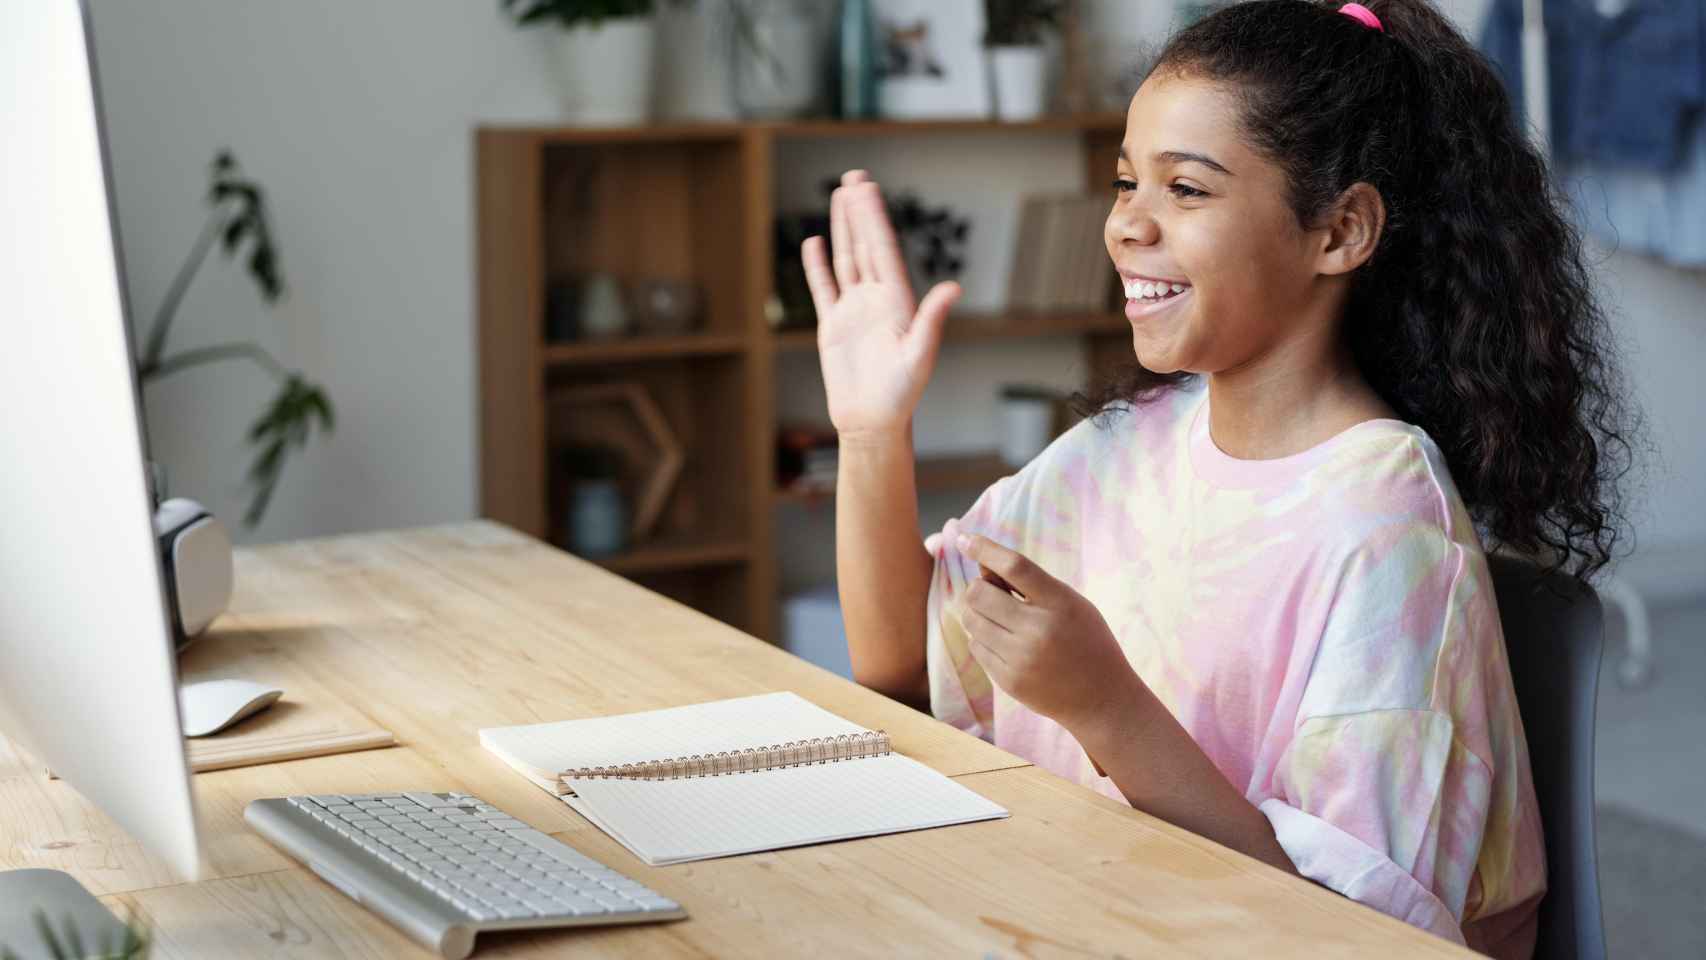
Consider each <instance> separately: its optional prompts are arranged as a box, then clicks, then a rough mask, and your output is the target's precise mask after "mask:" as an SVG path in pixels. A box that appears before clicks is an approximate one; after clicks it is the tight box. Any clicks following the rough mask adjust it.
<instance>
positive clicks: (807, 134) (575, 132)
mask: <svg viewBox="0 0 1706 960" xmlns="http://www.w3.org/2000/svg"><path fill="white" fill-rule="evenodd" d="M1124 129H1125V114H1124V113H1120V112H1117V111H1107V112H1097V113H1080V114H1063V115H1059V116H1048V117H1039V118H1037V119H1035V120H1025V121H1018V122H1014V121H1005V120H989V119H976V118H970V119H964V120H837V119H835V118H833V117H819V118H805V119H799V120H752V121H717V122H684V123H656V124H646V125H643V126H626V127H565V126H538V125H532V124H485V125H482V126H481V127H480V128H479V130H480V132H481V133H484V134H488V135H492V136H500V137H505V136H507V137H520V138H526V139H532V140H538V141H540V142H543V143H547V144H577V143H669V142H679V141H684V140H699V141H715V140H736V139H739V138H740V137H741V136H742V135H743V134H745V133H746V132H748V131H751V132H754V133H762V134H767V135H769V136H772V137H776V138H792V139H807V138H824V137H882V136H907V135H912V134H939V133H1098V134H1118V133H1120V132H1121V131H1123V130H1124Z"/></svg>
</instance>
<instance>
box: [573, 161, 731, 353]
mask: <svg viewBox="0 0 1706 960" xmlns="http://www.w3.org/2000/svg"><path fill="white" fill-rule="evenodd" d="M540 150H541V173H540V176H541V192H542V198H541V199H542V202H543V206H544V221H543V223H542V225H541V228H542V230H543V233H544V236H543V240H544V253H545V259H544V263H543V271H544V282H545V283H546V284H547V285H551V284H554V283H555V282H556V281H559V280H578V279H583V278H585V277H587V276H589V275H592V274H607V275H609V276H612V277H614V278H615V279H616V280H617V282H618V283H620V284H622V285H623V287H624V288H631V285H632V284H633V283H635V282H636V281H639V280H642V279H647V278H656V279H668V280H682V281H687V282H689V283H691V284H693V285H694V286H695V287H696V288H697V289H698V291H699V297H700V323H699V327H698V329H697V331H696V332H695V334H694V335H692V336H683V337H668V338H660V339H666V340H670V341H674V342H675V345H676V346H684V347H686V348H688V350H689V352H692V351H695V350H697V349H698V348H699V347H703V346H706V345H710V346H713V347H715V348H716V349H717V350H719V351H721V350H725V349H726V348H727V347H728V346H729V344H730V340H729V339H727V338H738V337H739V336H740V335H741V334H742V332H743V331H744V329H745V325H746V322H747V319H748V317H749V316H750V314H749V313H748V312H747V308H746V307H745V306H744V305H743V304H744V301H745V297H744V291H743V290H742V289H741V281H742V276H743V274H742V266H743V263H744V260H743V251H742V248H741V244H739V243H731V242H730V238H731V237H740V236H743V235H744V233H745V229H746V224H747V223H748V220H749V218H750V217H752V216H754V215H755V214H754V211H752V210H751V209H749V208H748V206H747V204H746V203H745V202H744V195H745V190H744V186H743V185H744V175H745V169H744V163H745V160H746V153H745V150H744V140H743V139H742V138H740V137H738V136H735V135H734V134H732V133H731V134H729V135H728V136H724V137H706V138H676V139H672V140H667V141H654V140H649V139H641V138H634V139H623V138H621V137H619V136H618V137H610V136H608V135H607V136H606V138H604V139H591V138H586V139H577V138H569V137H565V138H562V139H557V138H549V139H547V141H546V142H545V144H544V145H543V146H542V147H541V148H540ZM544 320H545V318H544V317H543V316H541V317H540V323H541V328H540V329H541V330H543V327H544ZM541 336H543V333H541ZM694 337H702V338H708V339H704V340H696V339H694ZM689 341H690V342H689ZM638 342H639V341H633V342H632V343H635V344H637V343H638ZM618 343H621V341H602V342H598V343H596V344H595V343H590V342H582V343H574V342H568V343H562V344H560V345H558V344H553V345H549V346H548V347H547V354H548V355H549V354H551V353H554V352H557V351H559V350H562V351H564V354H565V355H566V356H569V357H573V358H575V359H577V360H578V359H580V358H581V357H583V356H585V357H599V356H600V352H601V351H605V350H611V349H618V346H617V345H618ZM652 348H657V344H653V345H652ZM627 349H632V350H642V349H648V348H641V347H638V346H630V347H628V348H627ZM663 349H669V347H668V346H667V345H666V346H665V347H664V348H663ZM635 355H637V356H651V355H653V354H650V353H640V354H635ZM601 359H611V357H609V356H608V355H605V356H604V357H602V358H601ZM587 362H593V361H592V360H591V359H589V360H588V361H587Z"/></svg>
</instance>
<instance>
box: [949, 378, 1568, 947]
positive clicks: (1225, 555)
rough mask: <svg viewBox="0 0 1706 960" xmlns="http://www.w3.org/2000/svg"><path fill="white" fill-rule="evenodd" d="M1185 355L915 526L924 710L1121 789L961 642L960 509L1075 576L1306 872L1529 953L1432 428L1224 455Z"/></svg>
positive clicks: (1485, 693) (1498, 756)
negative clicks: (923, 572)
mask: <svg viewBox="0 0 1706 960" xmlns="http://www.w3.org/2000/svg"><path fill="white" fill-rule="evenodd" d="M1208 423H1209V416H1208V391H1207V387H1206V383H1205V382H1204V381H1202V380H1201V379H1200V378H1199V380H1198V381H1196V382H1194V383H1192V384H1191V385H1188V386H1185V387H1181V388H1178V389H1175V390H1173V391H1171V392H1170V393H1167V394H1163V395H1162V396H1161V397H1159V398H1158V399H1155V400H1153V401H1151V402H1149V403H1147V404H1143V405H1139V406H1135V407H1124V408H1122V409H1120V410H1118V411H1116V412H1115V413H1114V414H1112V416H1111V420H1110V421H1109V422H1108V423H1107V424H1106V425H1105V426H1098V425H1096V424H1095V423H1093V422H1091V421H1086V422H1083V423H1080V424H1078V425H1077V426H1076V427H1074V428H1073V429H1072V430H1070V431H1068V432H1067V433H1066V434H1065V435H1064V436H1062V437H1061V438H1060V439H1058V440H1056V441H1055V443H1054V444H1053V445H1051V446H1050V447H1049V448H1048V449H1047V450H1046V451H1044V452H1043V453H1042V454H1041V455H1039V456H1038V457H1037V458H1036V459H1035V460H1034V461H1032V462H1031V463H1029V464H1027V465H1026V466H1025V467H1024V468H1023V469H1021V470H1019V471H1018V472H1017V473H1016V474H1015V475H1013V476H1010V477H1006V478H1003V479H1001V480H999V481H997V482H996V483H995V484H994V485H993V486H991V487H990V488H989V489H988V490H986V491H984V493H983V495H982V496H980V497H979V498H978V500H977V502H976V503H975V504H973V506H972V508H971V509H970V511H969V512H967V513H966V515H965V516H964V517H962V518H959V519H957V520H950V521H949V522H948V524H947V525H946V527H945V528H944V530H943V532H942V535H941V536H933V537H931V538H930V539H929V541H928V543H927V546H928V547H929V548H931V550H932V553H933V554H934V556H935V571H934V574H933V578H932V582H931V586H930V593H929V624H928V630H927V636H928V640H927V644H928V647H927V654H928V663H929V675H930V697H931V708H932V710H933V712H934V713H935V714H936V716H937V717H939V718H941V719H943V720H945V721H947V722H949V723H952V724H954V725H955V726H958V727H960V728H962V729H965V730H968V731H970V732H972V733H973V734H976V735H978V736H980V737H983V738H984V739H986V740H989V741H991V742H993V743H994V744H996V745H997V746H1000V747H1002V748H1004V749H1006V750H1009V751H1011V752H1013V753H1016V754H1018V755H1020V756H1022V757H1025V758H1026V759H1028V760H1030V761H1031V762H1033V763H1036V764H1037V765H1039V766H1041V767H1044V768H1046V769H1048V770H1051V771H1053V772H1054V773H1056V774H1059V775H1060V776H1062V777H1066V778H1068V779H1071V780H1075V781H1077V782H1078V783H1080V784H1083V785H1084V786H1087V787H1089V788H1091V789H1093V790H1097V791H1100V792H1101V793H1103V794H1106V795H1107V796H1110V797H1113V798H1115V799H1120V800H1122V801H1123V799H1124V798H1123V797H1122V795H1121V794H1120V791H1119V789H1118V787H1116V786H1115V785H1114V783H1113V781H1111V780H1109V779H1106V778H1103V777H1100V776H1098V775H1097V774H1096V772H1095V768H1094V767H1093V766H1092V765H1091V763H1090V760H1089V758H1088V757H1087V756H1086V755H1085V753H1084V751H1083V749H1082V748H1081V747H1080V746H1079V745H1078V743H1077V741H1076V740H1074V739H1073V737H1072V735H1071V734H1069V733H1067V732H1066V730H1065V729H1064V728H1062V727H1061V726H1059V725H1058V724H1056V723H1054V722H1053V721H1051V720H1049V719H1047V718H1045V717H1043V716H1041V715H1039V714H1036V713H1034V712H1032V711H1031V710H1029V709H1027V708H1026V707H1025V706H1024V705H1023V704H1021V703H1019V702H1017V701H1015V700H1014V699H1013V698H1012V697H1010V696H1008V695H1007V694H1006V693H1005V692H1003V691H1002V690H1001V689H999V688H998V687H995V686H994V685H993V684H992V683H991V682H990V679H989V677H988V676H987V675H986V674H985V673H984V671H983V669H982V668H981V667H979V666H978V664H977V662H976V661H975V660H974V659H972V657H971V655H970V653H969V652H968V650H967V647H966V632H965V629H964V628H963V626H962V625H961V620H960V606H959V604H960V599H961V597H962V596H963V594H964V591H965V589H966V587H967V586H968V585H969V584H970V583H971V582H972V580H973V579H974V578H976V576H977V567H976V564H975V563H973V562H971V561H969V560H968V559H966V558H965V557H964V556H963V555H961V554H960V553H959V552H958V551H957V550H956V549H955V548H954V546H953V544H954V535H955V534H956V533H959V532H975V533H981V534H984V535H986V536H988V537H991V538H993V539H995V540H997V541H999V542H1001V543H1004V544H1006V545H1008V546H1010V547H1012V548H1014V549H1016V550H1018V551H1020V552H1021V553H1024V554H1025V555H1026V556H1028V557H1030V558H1031V559H1032V560H1034V561H1036V562H1037V563H1039V564H1041V565H1042V566H1043V568H1044V569H1046V570H1047V571H1048V572H1049V573H1050V574H1052V575H1054V576H1055V577H1057V578H1059V579H1061V580H1063V581H1065V582H1066V583H1068V584H1069V585H1071V586H1072V587H1073V588H1074V589H1076V590H1077V591H1078V592H1080V593H1082V594H1083V595H1084V596H1086V597H1088V598H1089V599H1090V600H1091V602H1093V603H1094V604H1095V605H1096V607H1097V609H1099V610H1100V611H1101V613H1102V615H1103V617H1104V618H1105V619H1106V620H1107V622H1108V624H1109V626H1110V627H1111V628H1112V630H1113V632H1114V635H1115V636H1116V637H1117V638H1118V640H1119V642H1120V645H1121V646H1122V647H1123V648H1124V650H1125V654H1126V657H1127V659H1128V660H1130V662H1131V665H1132V667H1133V668H1134V669H1135V670H1136V671H1137V673H1138V675H1139V676H1140V677H1142V678H1143V680H1144V682H1145V683H1146V684H1147V685H1148V686H1149V687H1150V689H1152V690H1153V691H1154V692H1155V694H1156V696H1158V697H1159V698H1160V699H1161V701H1162V702H1163V703H1164V704H1166V705H1167V707H1168V709H1169V710H1171V711H1172V713H1173V715H1174V716H1175V717H1177V718H1178V720H1179V722H1180V723H1181V724H1182V725H1183V726H1184V727H1185V729H1186V730H1188V731H1189V732H1190V734H1191V736H1192V737H1193V738H1194V739H1195V740H1196V742H1197V744H1198V745H1199V746H1201V748H1202V749H1203V751H1204V752H1205V753H1206V754H1207V755H1208V756H1209V757H1210V759H1212V760H1213V762H1214V764H1215V766H1217V767H1218V768H1219V769H1220V771H1221V772H1222V773H1223V774H1225V775H1226V777H1227V778H1228V779H1229V780H1230V781H1231V782H1232V783H1233V784H1234V785H1235V786H1237V787H1238V788H1239V789H1241V790H1242V791H1243V792H1244V796H1245V798H1246V799H1248V800H1249V801H1250V803H1251V804H1252V805H1254V806H1255V807H1257V808H1258V809H1259V810H1261V812H1262V813H1263V814H1265V815H1266V816H1267V818H1268V820H1269V821H1270V822H1271V823H1272V825H1273V829H1274V835H1275V836H1276V837H1277V838H1278V840H1279V843H1280V845H1281V846H1282V847H1283V848H1284V849H1285V851H1286V853H1287V854H1288V855H1290V857H1291V859H1292V862H1293V863H1295V864H1296V865H1297V868H1298V870H1299V871H1300V872H1301V873H1302V874H1303V875H1304V876H1306V877H1309V878H1310V879H1313V880H1315V881H1317V882H1319V883H1321V884H1323V885H1325V886H1327V887H1329V888H1331V889H1333V890H1336V891H1338V892H1339V893H1341V894H1343V895H1345V896H1346V897H1349V898H1351V899H1353V900H1357V901H1360V902H1362V903H1365V904H1367V905H1369V906H1371V907H1374V908H1375V909H1378V910H1381V911H1384V912H1385V913H1388V914H1390V915H1392V916H1394V917H1397V918H1399V919H1401V920H1404V921H1405V922H1408V923H1410V924H1413V925H1415V926H1417V927H1421V928H1422V929H1424V930H1429V931H1432V932H1433V933H1435V934H1438V935H1439V936H1441V937H1444V938H1446V939H1448V940H1453V941H1456V942H1458V943H1466V944H1467V945H1468V946H1470V947H1472V948H1474V949H1477V950H1481V951H1482V952H1484V953H1489V954H1491V955H1493V956H1497V957H1511V958H1524V960H1526V958H1528V957H1529V956H1530V955H1531V954H1532V952H1533V943H1534V932H1535V928H1534V920H1535V908H1536V906H1537V905H1538V903H1539V900H1540V897H1541V895H1542V894H1543V893H1544V891H1545V889H1546V863H1545V852H1544V847H1543V844H1542V839H1541V822H1540V817H1539V812H1538V810H1537V807H1536V804H1535V799H1534V786H1533V783H1532V780H1531V776H1530V772H1529V763H1528V747H1527V742H1526V741H1525V739H1524V735H1523V728H1522V720H1521V717H1520V716H1519V715H1518V713H1517V705H1516V697H1515V694H1514V691H1513V688H1512V686H1511V678H1510V667H1509V664H1508V662H1507V661H1506V658H1505V648H1504V634H1503V631H1502V630H1501V628H1500V624H1499V617H1498V608H1497V606H1496V601H1495V597H1494V595H1493V589H1492V581H1491V579H1490V577H1489V574H1488V568H1487V562H1486V557H1485V555H1484V553H1483V551H1482V547H1481V544H1480V541H1479V538H1478V536H1477V534H1476V532H1475V529H1474V527H1473V525H1472V523H1471V521H1470V519H1469V516H1468V514H1467V513H1466V511H1465V509H1464V506H1463V503H1462V501H1461V499H1460V498H1459V496H1458V493H1457V489H1456V487H1455V486H1454V485H1453V483H1452V480H1451V477H1450V475H1449V473H1448V472H1447V470H1446V465H1445V460H1444V457H1443V456H1442V454H1441V453H1440V451H1439V449H1438V447H1436V446H1435V444H1434V442H1433V441H1432V440H1431V439H1430V438H1429V437H1428V435H1427V434H1426V433H1425V432H1424V431H1422V430H1421V429H1420V428H1418V427H1415V426H1413V425H1411V424H1408V423H1404V422H1403V421H1399V420H1369V421H1365V422H1363V423H1359V424H1357V425H1356V426H1353V427H1351V428H1349V429H1347V430H1345V431H1344V432H1342V433H1340V434H1338V435H1337V436H1334V437H1332V438H1330V439H1328V440H1326V441H1324V442H1323V443H1321V444H1319V445H1318V446H1315V447H1313V448H1311V449H1309V450H1306V451H1304V452H1302V453H1298V454H1296V455H1293V456H1289V457H1284V458H1280V459H1275V460H1239V459H1235V458H1233V457H1231V456H1229V455H1227V454H1226V453H1224V452H1222V451H1221V450H1220V449H1219V448H1218V447H1217V446H1215V444H1214V441H1213V440H1212V439H1211V437H1210V434H1209V429H1208Z"/></svg>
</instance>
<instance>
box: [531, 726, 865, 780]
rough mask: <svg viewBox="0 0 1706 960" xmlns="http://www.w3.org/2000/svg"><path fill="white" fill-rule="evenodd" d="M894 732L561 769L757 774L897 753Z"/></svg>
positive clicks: (572, 775)
mask: <svg viewBox="0 0 1706 960" xmlns="http://www.w3.org/2000/svg"><path fill="white" fill-rule="evenodd" d="M893 750H894V748H893V745H892V744H890V742H889V735H888V734H887V733H885V732H884V731H881V730H867V731H864V732H862V733H844V734H841V735H840V736H835V737H812V738H811V739H809V740H789V741H788V742H786V743H776V744H771V745H770V746H767V747H752V748H748V749H745V750H724V751H722V752H720V753H707V754H697V753H695V754H693V755H691V756H686V757H670V758H669V759H667V760H650V761H646V762H644V763H623V764H618V765H615V766H608V767H576V768H575V769H573V770H564V771H563V772H561V773H559V774H557V778H558V779H559V780H564V781H566V780H680V779H683V778H685V777H721V776H727V775H730V774H736V773H756V772H758V771H760V770H778V769H782V768H784V767H806V766H811V765H813V764H819V763H834V762H836V761H838V760H857V759H860V758H862V757H880V756H885V755H887V754H889V753H892V752H893Z"/></svg>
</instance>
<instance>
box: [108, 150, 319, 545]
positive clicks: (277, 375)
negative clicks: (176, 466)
mask: <svg viewBox="0 0 1706 960" xmlns="http://www.w3.org/2000/svg"><path fill="white" fill-rule="evenodd" d="M212 175H213V176H212V183H211V185H210V186H209V187H208V192H207V202H208V206H209V208H210V209H209V211H208V217H207V221H206V222H205V223H204V224H203V225H202V230H201V235H200V236H199V237H197V238H196V241H195V245H194V246H193V247H191V248H190V253H189V256H188V257H187V258H186V259H185V260H184V263H183V265H182V266H181V267H179V268H178V273H177V275H176V276H175V277H173V278H172V285H171V286H170V287H168V288H167V290H166V296H165V298H164V299H163V300H162V301H161V303H160V309H159V310H158V311H157V312H156V313H155V314H154V321H153V324H152V325H151V326H150V327H149V330H148V336H147V338H146V339H145V340H144V341H143V346H142V350H141V353H140V355H139V356H138V357H137V360H136V375H137V379H138V380H140V381H141V383H142V386H144V387H147V386H148V385H150V384H152V383H154V382H156V381H158V380H162V379H164V378H166V377H169V376H171V375H172V374H174V373H177V372H179V371H181V370H188V369H191V368H194V367H198V366H201V365H203V364H208V363H219V362H222V361H225V360H247V361H249V362H250V363H253V364H254V365H256V366H258V367H260V368H261V369H262V370H263V371H265V372H266V374H267V375H268V376H270V377H271V378H272V379H273V382H274V383H275V384H276V385H277V390H276V392H275V393H274V394H273V398H272V400H271V401H270V402H269V403H268V404H267V406H266V408H265V409H263V410H262V411H261V414H260V416H259V417H258V418H257V419H256V420H255V422H254V423H253V424H252V425H251V426H250V427H249V434H248V440H249V444H250V445H251V446H253V447H254V448H255V459H254V462H253V463H252V464H251V465H250V466H249V475H248V482H249V485H250V486H251V488H252V492H251V495H250V499H249V506H248V509H247V510H246V511H245V512H244V514H243V523H244V525H245V526H248V527H253V526H255V525H256V524H258V523H260V522H261V517H262V515H263V514H265V513H266V509H267V504H268V503H269V502H271V500H272V495H273V490H274V489H275V488H276V487H277V486H278V480H279V476H280V474H281V473H282V472H283V471H284V462H285V460H286V458H288V457H289V455H290V451H291V449H292V448H293V447H294V448H301V447H305V446H307V444H308V439H309V437H310V436H311V435H312V434H313V433H314V431H315V430H316V428H317V429H318V430H319V431H320V432H322V433H326V432H330V431H331V429H332V401H331V398H330V397H328V396H327V395H326V391H325V390H324V389H323V388H322V387H320V386H319V385H318V384H316V383H314V382H313V381H311V380H309V379H308V377H307V376H306V375H305V374H304V373H303V372H302V371H300V370H291V369H289V368H287V367H285V366H284V365H283V364H281V363H279V362H278V360H276V359H275V358H274V357H273V355H272V354H270V353H268V352H267V351H266V349H265V348H264V347H262V346H261V345H260V344H258V343H255V342H253V341H248V340H236V341H231V342H227V343H215V344H209V345H206V346H200V347H192V348H190V349H187V350H179V351H177V352H170V351H168V350H167V348H166V342H167V336H168V334H170V333H171V331H172V321H173V320H174V319H175V318H176V317H177V314H178V306H179V305H180V304H181V303H183V299H184V294H185V293H186V292H187V291H188V290H189V286H190V281H191V280H193V279H195V275H196V272H197V271H198V270H200V269H201V265H202V262H203V261H204V260H206V259H207V256H208V254H209V253H210V252H212V250H213V246H214V244H216V243H217V244H219V245H220V246H221V247H222V248H223V249H224V251H225V255H226V256H227V257H236V256H240V255H241V256H242V257H243V262H244V266H245V267H246V268H247V271H248V274H249V276H250V278H251V279H253V280H254V281H255V286H256V288H257V289H258V290H259V291H260V294H261V299H262V300H264V301H266V302H267V303H268V304H273V303H277V302H278V300H279V298H280V297H281V296H282V295H283V294H284V274H283V272H282V270H281V268H280V266H279V257H278V248H277V247H276V246H275V245H274V243H273V236H272V226H271V221H270V220H269V218H268V214H267V205H266V199H265V196H264V194H263V193H262V191H261V186H260V184H258V183H256V182H255V181H253V180H249V179H246V178H244V177H243V175H242V173H241V171H240V170H239V169H238V167H237V158H236V157H235V156H233V155H232V153H231V151H229V150H221V151H219V152H218V153H216V154H215V155H214V157H213V166H212ZM155 469H158V467H155ZM163 486H164V484H163V483H160V482H158V481H157V482H156V484H155V490H154V495H155V497H156V498H157V499H161V498H164V496H165V491H164V490H163V489H161V488H162V487H163Z"/></svg>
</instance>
